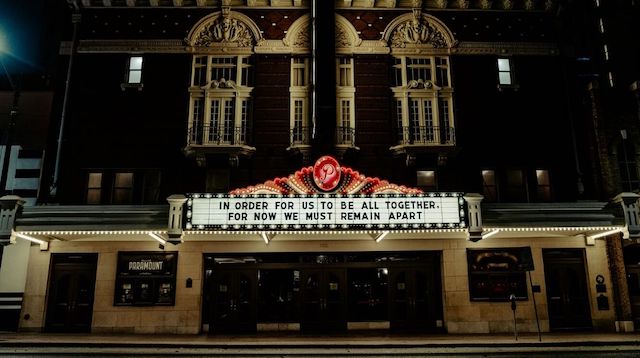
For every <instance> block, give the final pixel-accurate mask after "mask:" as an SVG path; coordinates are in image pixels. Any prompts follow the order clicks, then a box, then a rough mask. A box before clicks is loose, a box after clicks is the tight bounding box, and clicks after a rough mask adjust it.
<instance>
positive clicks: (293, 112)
mask: <svg viewBox="0 0 640 358" xmlns="http://www.w3.org/2000/svg"><path fill="white" fill-rule="evenodd" d="M309 71H310V68H309V58H308V57H292V58H291V82H290V87H289V95H290V101H289V103H290V118H291V120H290V131H291V133H290V137H291V138H290V145H291V146H300V145H308V144H309V143H310V142H309V141H310V132H311V130H310V126H309V112H310V108H309V106H310V103H309V83H310V80H309V77H310V75H309Z"/></svg>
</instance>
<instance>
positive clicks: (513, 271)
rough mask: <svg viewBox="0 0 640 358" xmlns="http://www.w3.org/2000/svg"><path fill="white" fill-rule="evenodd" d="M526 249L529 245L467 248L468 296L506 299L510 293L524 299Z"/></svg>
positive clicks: (485, 299) (475, 298) (486, 299)
mask: <svg viewBox="0 0 640 358" xmlns="http://www.w3.org/2000/svg"><path fill="white" fill-rule="evenodd" d="M527 252H530V251H529V249H528V248H506V249H487V250H467V262H468V266H469V295H470V297H471V300H472V301H507V300H509V296H511V295H512V294H514V295H515V296H516V298H517V299H518V300H526V299H527V298H528V294H527V279H526V272H525V269H527V267H526V266H527V265H528V264H530V262H529V260H527V259H526V256H527ZM529 256H530V255H529Z"/></svg>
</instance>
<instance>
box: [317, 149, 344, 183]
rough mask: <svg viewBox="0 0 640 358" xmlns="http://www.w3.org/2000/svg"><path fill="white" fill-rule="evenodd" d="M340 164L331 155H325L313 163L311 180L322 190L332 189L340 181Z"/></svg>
mask: <svg viewBox="0 0 640 358" xmlns="http://www.w3.org/2000/svg"><path fill="white" fill-rule="evenodd" d="M341 176H342V172H341V169H340V164H338V161H337V160H335V159H334V158H333V157H330V156H328V155H325V156H324V157H320V158H319V159H318V160H316V163H315V164H314V165H313V181H314V182H315V183H316V185H317V186H318V188H320V189H322V190H324V191H331V190H334V189H335V188H336V187H337V186H338V184H339V183H340V178H341Z"/></svg>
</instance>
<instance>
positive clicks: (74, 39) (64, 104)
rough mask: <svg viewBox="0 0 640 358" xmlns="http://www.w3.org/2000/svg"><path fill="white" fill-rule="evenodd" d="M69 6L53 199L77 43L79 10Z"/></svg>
mask: <svg viewBox="0 0 640 358" xmlns="http://www.w3.org/2000/svg"><path fill="white" fill-rule="evenodd" d="M68 3H69V6H71V7H73V14H71V22H72V23H73V35H72V37H71V53H70V54H69V64H68V65H67V77H66V80H65V84H64V96H63V97H62V111H61V114H60V128H59V130H58V140H57V143H56V162H55V167H54V169H53V180H52V182H51V187H50V188H49V196H50V197H55V196H56V194H57V192H58V177H59V175H60V156H61V154H62V137H63V135H64V122H65V118H66V116H67V104H68V102H69V87H70V84H71V70H72V68H73V55H74V54H75V52H76V47H77V42H78V27H79V25H80V18H81V16H80V8H79V7H78V3H77V1H76V0H73V1H68Z"/></svg>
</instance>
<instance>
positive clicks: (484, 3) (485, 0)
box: [480, 0, 493, 10]
mask: <svg viewBox="0 0 640 358" xmlns="http://www.w3.org/2000/svg"><path fill="white" fill-rule="evenodd" d="M492 6H493V1H492V0H481V1H480V8H481V9H483V10H489V9H491V7H492Z"/></svg>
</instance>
